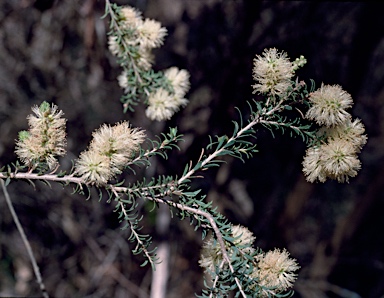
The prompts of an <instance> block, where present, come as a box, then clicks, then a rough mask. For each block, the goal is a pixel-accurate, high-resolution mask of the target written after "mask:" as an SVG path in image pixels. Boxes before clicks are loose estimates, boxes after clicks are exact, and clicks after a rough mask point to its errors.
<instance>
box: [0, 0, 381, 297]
mask: <svg viewBox="0 0 384 298" xmlns="http://www.w3.org/2000/svg"><path fill="white" fill-rule="evenodd" d="M116 2H117V3H119V4H129V5H132V6H135V7H137V8H139V9H140V10H142V11H143V13H144V16H145V17H150V18H154V19H157V20H159V21H160V22H161V23H162V24H163V26H166V27H167V29H168V36H167V38H166V41H165V45H164V46H163V47H162V48H161V49H159V50H157V52H156V63H157V64H156V66H155V68H156V67H158V69H164V68H167V67H169V66H173V65H175V66H177V67H179V68H185V69H187V70H188V71H189V72H190V74H191V84H192V88H191V91H190V93H189V99H190V103H189V105H188V106H187V107H186V108H185V109H184V110H182V111H181V112H179V113H178V114H176V115H175V116H174V117H173V118H172V120H170V121H168V122H166V123H161V122H153V123H152V122H150V120H148V119H147V118H146V117H145V116H144V110H143V108H142V109H140V108H138V109H137V111H136V112H135V113H134V114H131V113H127V114H123V112H122V110H123V109H122V106H121V104H120V103H119V98H120V96H121V93H122V91H121V89H120V88H119V86H118V84H117V80H116V77H117V76H118V75H119V73H120V71H121V70H120V68H119V67H118V65H117V63H116V61H115V58H114V57H113V56H112V55H111V54H110V53H109V52H108V49H107V38H106V32H107V31H108V23H107V20H105V19H101V16H102V15H103V13H104V2H103V1H101V0H100V1H96V0H82V1H73V0H60V1H59V0H56V1H55V0H17V1H14V0H2V1H0V132H1V138H0V156H1V165H4V164H7V163H10V162H12V161H14V160H15V159H16V156H15V154H14V153H13V151H14V140H15V139H16V138H17V132H18V131H20V130H23V129H26V125H27V121H26V119H25V118H26V116H27V115H28V114H29V113H30V107H31V106H32V105H34V104H40V103H41V102H42V101H44V100H46V101H48V102H54V103H55V104H57V105H58V106H59V107H60V109H62V110H63V111H64V112H65V116H66V118H67V119H68V124H67V127H68V128H67V132H68V148H67V149H68V154H67V156H66V157H65V158H64V159H63V160H62V161H61V164H62V165H63V166H64V167H66V169H70V167H71V159H74V158H76V156H78V155H79V152H81V151H82V150H84V149H85V148H86V146H87V143H89V140H90V139H91V133H92V131H93V130H94V129H95V128H98V127H99V126H100V125H101V124H102V123H104V122H105V123H110V124H112V123H115V122H118V121H120V120H123V119H126V120H129V121H130V122H131V123H132V124H133V125H134V126H138V127H143V128H145V129H147V130H149V131H151V132H152V133H154V134H157V133H159V132H161V131H163V129H164V128H165V127H167V126H175V125H177V126H178V127H179V129H180V131H181V133H183V134H184V135H185V140H186V141H185V142H184V143H183V144H182V150H181V151H180V152H176V151H175V152H174V153H173V154H172V155H171V156H170V158H169V160H168V161H165V162H164V161H161V160H159V161H158V164H157V167H156V171H157V173H154V174H163V173H171V174H180V173H182V171H183V168H182V167H183V166H184V165H185V164H186V163H187V162H188V161H189V160H191V159H192V160H197V158H198V156H199V154H200V149H201V147H202V146H205V145H206V144H208V142H209V139H208V137H207V135H208V134H210V135H215V134H219V135H222V134H230V133H231V131H232V123H231V121H230V119H237V117H238V114H237V112H236V110H235V109H234V107H235V106H237V107H239V108H240V110H242V111H247V105H246V103H245V101H246V100H250V99H251V98H252V87H251V85H252V59H253V58H254V55H255V54H261V52H262V51H263V49H264V48H268V47H276V48H278V49H279V50H283V51H285V52H287V53H288V55H289V56H290V57H291V58H295V57H299V56H300V55H304V56H305V57H306V59H307V61H308V64H307V65H306V66H305V67H304V68H303V69H301V70H300V71H299V72H298V75H299V77H300V78H301V79H305V80H306V82H307V83H309V78H313V79H314V80H315V81H316V82H318V84H320V82H324V83H325V84H340V85H342V86H343V88H344V89H345V90H346V91H348V92H349V93H350V94H351V95H352V97H353V98H354V102H355V105H354V108H353V111H352V112H353V114H354V115H355V116H357V117H359V118H361V119H363V122H364V124H365V126H366V132H367V135H368V137H369V140H368V143H367V145H366V146H365V148H364V150H363V152H362V154H361V160H362V165H363V166H362V170H361V171H360V173H359V175H358V176H357V177H356V178H353V179H351V180H350V184H338V183H337V182H326V183H325V184H321V183H319V184H310V183H307V182H306V181H305V179H304V176H303V174H302V172H301V162H302V157H303V155H304V152H305V146H304V145H303V144H302V142H301V140H300V139H297V140H295V139H291V138H289V137H288V136H285V135H283V136H280V135H278V134H276V138H275V139H273V138H272V137H271V136H270V134H269V133H268V132H263V131H260V132H259V133H258V139H257V143H258V149H259V151H260V152H259V153H258V154H256V155H255V156H254V158H252V159H250V160H249V161H248V162H247V163H246V164H243V163H241V162H240V161H237V160H233V159H231V158H227V163H226V164H225V165H224V166H222V167H221V168H220V169H218V170H212V171H209V172H206V174H205V179H203V180H201V181H199V183H200V184H199V185H198V187H202V188H203V189H204V190H205V191H206V193H207V194H208V198H209V199H211V200H213V201H214V204H216V205H217V206H218V208H219V210H220V211H221V212H223V213H224V214H225V215H226V216H227V217H228V218H229V219H230V220H231V221H232V222H233V223H234V224H242V225H245V226H247V227H249V229H250V230H251V231H252V232H253V233H254V234H255V235H256V236H257V239H256V243H257V245H258V246H260V247H261V248H263V249H271V248H274V247H280V248H282V247H286V248H287V249H288V250H289V251H290V253H291V255H292V257H294V258H296V259H297V260H298V262H299V264H300V265H301V266H302V269H301V270H300V272H299V279H298V281H297V282H296V286H295V291H296V293H295V296H294V297H358V296H356V295H360V296H361V297H381V296H382V295H384V237H383V235H382V227H383V226H384V217H383V216H382V210H383V209H384V196H383V188H384V183H383V181H384V145H383V144H384V132H383V129H384V120H383V119H384V18H383V17H382V11H383V10H384V4H381V3H374V2H360V3H357V2H356V3H354V2H349V3H347V2H345V3H344V2H324V3H323V2H306V1H303V2H289V1H253V0H237V1H232V0H227V1H224V0H223V1H220V0H205V1H204V0H193V1H191V0H147V1H145V0H136V1H122V0H120V1H116ZM149 175H150V173H149ZM151 175H152V174H151ZM127 179H129V177H127ZM195 183H197V182H195ZM8 189H9V192H10V195H11V198H12V200H13V203H14V206H15V209H16V211H17V213H18V215H19V217H20V221H21V222H22V224H23V226H24V228H25V229H26V233H27V236H28V237H29V240H30V241H31V244H32V248H33V249H34V252H35V256H36V258H37V261H38V263H39V266H40V270H41V273H42V276H43V279H44V282H45V285H46V287H47V290H48V293H50V294H51V295H52V296H55V297H69V296H70V297H85V296H92V297H149V292H150V290H149V286H150V280H151V274H152V272H151V268H150V267H145V268H140V267H139V265H140V263H141V261H142V260H141V259H140V257H139V258H138V257H136V256H132V255H131V253H130V251H131V250H130V249H129V247H128V245H129V243H128V241H127V240H126V239H127V237H128V235H127V232H126V231H124V232H122V231H120V230H119V223H118V221H117V219H116V216H115V214H113V212H112V206H109V205H107V204H103V202H101V203H99V202H98V200H97V197H95V198H92V199H90V200H89V201H85V199H84V198H83V197H79V196H73V195H71V193H70V191H69V190H67V189H66V190H64V189H62V188H61V187H56V186H54V187H53V189H49V188H47V187H46V186H45V185H42V184H37V185H36V188H35V189H33V188H32V187H31V186H30V185H28V184H27V183H24V182H16V183H12V184H11V185H10V187H9V188H8ZM0 210H1V216H0V226H1V234H0V296H2V295H9V293H11V294H12V293H13V294H14V295H16V294H17V295H23V296H28V295H36V294H37V293H39V290H38V287H37V284H36V282H35V279H34V277H33V272H32V269H31V268H30V264H29V260H28V257H27V253H26V251H25V248H24V247H23V245H22V242H21V240H20V237H19V234H18V232H17V230H16V228H15V225H14V223H13V221H12V219H11V216H10V215H9V212H8V209H7V208H6V205H5V201H4V200H3V199H1V200H0ZM141 211H142V212H143V213H144V214H149V213H148V211H147V210H146V205H145V204H144V205H143V206H142V209H141ZM155 217H156V214H155V213H150V214H149V216H147V217H146V221H147V224H146V228H147V229H148V232H149V231H151V232H152V231H154V230H155V229H156V227H155ZM152 234H153V233H152ZM180 235H183V237H180ZM155 240H156V234H155ZM167 241H169V243H170V244H171V252H172V253H171V256H172V258H171V260H170V271H171V275H170V280H169V286H168V296H167V297H181V296H183V297H193V295H194V293H195V292H196V291H198V290H199V289H201V288H202V281H203V279H202V270H201V268H199V267H198V263H197V261H198V258H199V254H200V253H199V251H200V248H201V237H200V235H198V233H194V232H193V229H192V227H190V226H189V224H188V223H187V222H180V221H179V220H177V219H175V220H173V221H172V222H171V228H170V231H169V233H168V239H167ZM353 295H355V296H353Z"/></svg>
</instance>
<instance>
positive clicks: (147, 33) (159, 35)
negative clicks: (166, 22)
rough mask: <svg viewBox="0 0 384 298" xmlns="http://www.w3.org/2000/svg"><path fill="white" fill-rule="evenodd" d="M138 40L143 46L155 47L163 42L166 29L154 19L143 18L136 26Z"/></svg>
mask: <svg viewBox="0 0 384 298" xmlns="http://www.w3.org/2000/svg"><path fill="white" fill-rule="evenodd" d="M137 33H138V42H139V44H140V46H141V47H143V48H157V47H159V46H161V45H162V44H163V42H164V37H165V36H166V35H167V29H166V28H164V27H161V24H160V23H159V22H157V21H155V20H151V19H145V20H144V21H143V22H142V23H140V24H139V25H138V26H137Z"/></svg>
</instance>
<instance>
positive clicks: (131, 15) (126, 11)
mask: <svg viewBox="0 0 384 298" xmlns="http://www.w3.org/2000/svg"><path fill="white" fill-rule="evenodd" d="M141 22H142V19H141V12H140V11H139V10H136V9H135V8H133V7H131V6H124V7H122V8H121V10H120V24H121V25H122V27H123V28H125V29H130V28H132V27H136V26H137V25H139V24H141Z"/></svg>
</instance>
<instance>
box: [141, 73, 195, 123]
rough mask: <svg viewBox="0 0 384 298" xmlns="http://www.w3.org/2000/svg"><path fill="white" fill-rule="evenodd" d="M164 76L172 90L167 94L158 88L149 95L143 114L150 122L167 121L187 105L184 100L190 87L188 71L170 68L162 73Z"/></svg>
mask: <svg viewBox="0 0 384 298" xmlns="http://www.w3.org/2000/svg"><path fill="white" fill-rule="evenodd" d="M164 76H165V78H166V79H167V81H168V83H169V85H170V86H171V87H172V89H173V90H172V92H169V91H167V90H165V89H164V88H159V89H157V90H155V91H154V92H152V93H150V94H149V96H148V108H147V109H146V111H145V114H146V115H147V117H148V118H150V119H151V120H158V121H161V120H169V119H170V118H171V117H172V116H173V114H175V113H176V112H177V111H179V109H180V107H184V106H186V105H187V103H188V100H187V99H186V98H184V97H185V94H186V93H187V92H188V90H189V87H190V84H189V73H188V71H186V70H184V69H181V70H180V69H178V68H177V67H171V68H169V69H167V70H165V71H164Z"/></svg>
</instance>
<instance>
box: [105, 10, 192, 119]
mask: <svg viewBox="0 0 384 298" xmlns="http://www.w3.org/2000/svg"><path fill="white" fill-rule="evenodd" d="M117 14H118V21H117V26H118V28H117V29H116V28H115V31H116V34H112V35H111V36H110V37H109V41H108V43H109V49H110V51H111V52H112V53H113V54H114V55H116V56H117V57H119V58H121V61H122V62H121V65H122V66H123V67H124V70H123V72H122V73H121V75H120V76H119V77H118V78H117V79H118V83H119V86H120V87H121V88H122V89H123V90H124V92H125V93H131V94H133V96H134V97H135V98H137V97H138V96H139V95H144V96H145V97H146V99H145V103H146V104H147V105H148V107H147V109H146V116H147V117H148V118H150V119H151V120H157V121H162V120H169V119H170V118H171V117H172V116H173V115H174V114H175V113H176V112H177V111H179V110H180V108H181V107H184V106H185V105H186V104H187V103H188V100H187V99H186V98H185V95H186V93H187V92H188V90H189V88H190V83H189V73H188V71H186V70H180V69H178V68H177V67H171V68H169V69H167V70H165V71H164V72H163V73H161V72H159V73H161V75H160V76H159V75H158V74H159V73H156V74H155V75H154V76H153V72H151V68H152V63H153V61H154V58H153V55H152V49H153V48H157V47H160V46H161V45H162V44H163V42H164V37H165V36H166V34H167V30H166V29H165V28H163V27H161V24H160V23H159V22H157V21H154V20H151V19H143V18H142V16H141V13H140V12H139V11H137V10H136V9H134V8H132V7H130V6H125V7H122V8H121V9H120V10H118V13H117ZM132 69H133V70H134V71H133V72H134V73H135V77H134V78H133V79H131V78H130V76H132ZM137 74H138V75H137ZM136 75H137V76H136ZM141 88H142V89H141ZM138 90H140V91H138Z"/></svg>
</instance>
